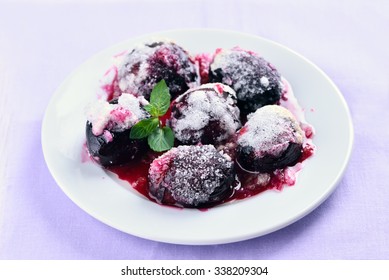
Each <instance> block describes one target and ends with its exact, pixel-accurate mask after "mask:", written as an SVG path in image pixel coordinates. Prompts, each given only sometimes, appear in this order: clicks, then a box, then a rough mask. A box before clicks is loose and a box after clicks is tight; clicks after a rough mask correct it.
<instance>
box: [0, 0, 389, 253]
mask: <svg viewBox="0 0 389 280" xmlns="http://www.w3.org/2000/svg"><path fill="white" fill-rule="evenodd" d="M388 14H389V2H387V1H384V0H382V1H380V0H373V1H361V0H358V1H351V0H347V1H335V0H329V1H320V2H319V1H308V0H296V1H293V2H290V1H254V0H253V1H248V0H240V1H232V0H223V1H222V0H215V1H205V0H204V1H195V0H192V1H191V0H188V1H178V0H169V1H157V0H147V1H141V0H133V1H115V2H109V1H99V2H97V3H92V1H64V2H61V3H56V4H54V3H50V2H48V1H47V2H46V1H37V2H32V1H31V2H27V1H25V2H18V1H16V2H4V1H1V2H0V96H1V100H0V109H1V117H0V118H1V121H0V124H1V129H2V133H1V137H0V152H1V157H0V168H1V169H0V176H1V177H0V183H1V185H0V211H1V212H0V259H388V258H389V237H388V236H389V235H388V233H389V208H388V205H389V188H388V182H389V142H388V139H389V129H388V128H387V127H388V124H387V122H388V120H389V110H388V107H389V75H388V69H389V52H388V50H387V45H386V44H388V43H389V39H388V36H387V30H388V28H389V17H388ZM177 28H219V29H227V30H234V31H241V32H244V33H250V34H254V35H258V36H262V37H265V38H268V39H271V40H274V41H276V42H279V43H281V44H283V45H285V46H288V47H289V48H291V49H293V50H295V51H297V52H299V53H301V54H302V55H304V56H305V57H307V58H308V59H310V60H311V61H313V62H314V63H315V64H317V65H318V66H319V67H320V68H321V69H323V70H324V71H325V72H326V73H327V74H328V75H329V76H330V78H331V79H332V80H333V81H334V82H335V84H336V85H337V86H338V87H339V89H340V90H341V92H342V94H343V95H344V97H345V99H346V101H347V103H348V105H349V107H350V111H351V114H352V118H353V123H354V130H355V142H354V148H353V154H352V157H351V160H350V164H349V166H348V168H347V171H346V173H345V175H344V178H343V179H342V180H341V182H340V184H339V186H338V188H337V189H336V191H335V192H334V193H333V194H332V195H331V196H330V197H329V198H328V199H327V200H326V201H325V202H324V203H323V204H322V205H320V206H319V207H318V208H317V209H316V210H314V211H313V212H312V213H310V214H309V215H307V216H306V217H304V218H302V219H301V220H299V221H297V222H295V223H293V224H292V225H290V226H288V227H286V228H283V229H281V230H278V231H276V232H274V233H271V234H268V235H265V236H262V237H258V238H255V239H252V240H247V241H243V242H237V243H232V244H226V245H214V246H183V245H172V244H164V243H159V242H154V241H149V240H145V239H142V238H138V237H134V236H131V235H128V234H125V233H122V232H120V231H118V230H116V229H113V228H111V227H109V226H107V225H105V224H103V223H101V222H99V221H97V220H95V219H94V218H92V217H91V216H89V215H88V214H87V213H85V212H84V211H82V210H81V209H80V208H78V207H77V206H76V205H75V204H74V203H73V202H72V201H71V200H70V199H69V198H68V197H67V196H66V195H65V194H64V193H63V192H62V191H61V189H60V188H59V187H58V186H57V184H56V182H55V181H54V179H53V177H52V176H51V174H50V172H49V170H48V168H47V166H46V163H45V161H44V158H43V154H42V148H41V136H40V134H41V122H42V119H43V116H44V112H45V109H46V107H47V105H48V102H49V100H50V98H51V96H52V95H53V93H54V92H55V90H56V88H57V87H58V86H59V84H60V83H61V82H62V81H63V80H64V79H65V78H66V77H67V76H68V75H69V74H70V73H71V71H72V70H74V69H76V68H77V67H78V66H79V65H80V64H81V63H82V62H84V61H85V60H86V59H88V58H89V57H91V56H92V55H94V54H95V53H97V52H99V51H101V50H103V49H105V48H107V47H109V46H111V45H113V44H115V43H117V42H120V41H123V40H126V39H128V38H131V37H135V36H138V35H143V34H146V33H150V32H158V31H162V30H169V29H177ZM313 94H314V93H313ZM333 137H336V135H334V136H333ZM323 168H325V166H323Z"/></svg>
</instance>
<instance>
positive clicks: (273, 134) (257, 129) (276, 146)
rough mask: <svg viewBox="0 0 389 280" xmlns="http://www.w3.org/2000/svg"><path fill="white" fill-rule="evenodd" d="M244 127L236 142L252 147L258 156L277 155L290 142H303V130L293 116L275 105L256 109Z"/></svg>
mask: <svg viewBox="0 0 389 280" xmlns="http://www.w3.org/2000/svg"><path fill="white" fill-rule="evenodd" d="M245 129H246V130H245V132H244V133H242V134H241V135H240V136H239V137H238V144H239V145H240V146H243V147H244V146H250V147H253V148H254V150H255V152H256V155H257V156H258V157H263V156H265V155H273V156H278V155H280V154H281V153H282V152H284V151H285V150H286V149H287V148H288V146H289V144H290V143H296V144H302V143H303V132H302V130H301V128H300V127H299V124H298V122H297V121H296V119H295V118H294V116H293V115H292V114H291V113H290V112H289V111H288V110H287V109H285V108H283V107H281V106H277V105H268V106H264V107H262V108H260V109H258V110H257V111H256V112H255V113H254V114H252V115H251V116H250V119H249V120H248V122H247V123H246V125H245Z"/></svg>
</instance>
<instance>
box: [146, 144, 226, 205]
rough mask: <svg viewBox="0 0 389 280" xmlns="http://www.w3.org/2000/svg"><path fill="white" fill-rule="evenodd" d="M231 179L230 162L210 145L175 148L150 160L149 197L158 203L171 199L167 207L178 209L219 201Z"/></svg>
mask: <svg viewBox="0 0 389 280" xmlns="http://www.w3.org/2000/svg"><path fill="white" fill-rule="evenodd" d="M233 178H234V172H233V162H232V161H229V160H228V159H226V158H225V157H224V156H223V155H222V154H220V153H219V152H217V151H216V149H215V147H214V146H212V145H204V146H178V147H177V148H173V149H171V150H170V151H169V152H167V153H165V154H164V155H162V156H160V157H159V158H157V159H156V160H154V161H153V163H152V164H151V166H150V170H149V180H150V192H151V194H152V195H154V196H156V198H157V199H158V200H159V201H161V202H162V203H164V202H166V201H163V200H164V198H166V197H170V196H171V197H172V198H173V201H170V203H174V204H176V205H181V206H199V205H201V204H206V203H211V202H216V201H219V200H221V199H223V198H224V197H225V193H226V192H227V194H228V193H229V190H231V183H232V181H233ZM228 182H229V183H228ZM220 188H221V191H220V190H218V189H220ZM219 191H220V193H219ZM167 193H168V195H167ZM214 193H218V197H214V196H213V194H214ZM223 193H224V195H223Z"/></svg>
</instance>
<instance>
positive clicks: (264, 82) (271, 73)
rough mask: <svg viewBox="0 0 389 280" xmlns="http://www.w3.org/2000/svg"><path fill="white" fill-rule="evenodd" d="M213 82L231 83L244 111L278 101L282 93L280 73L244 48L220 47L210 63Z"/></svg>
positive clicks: (253, 109)
mask: <svg viewBox="0 0 389 280" xmlns="http://www.w3.org/2000/svg"><path fill="white" fill-rule="evenodd" d="M210 81H211V82H221V83H224V84H226V85H229V86H231V87H232V88H233V89H234V90H235V91H236V94H237V98H238V100H239V101H241V102H238V105H239V107H240V109H241V111H247V112H254V111H255V110H256V109H258V108H260V107H262V106H264V105H268V104H275V103H276V102H277V101H278V100H279V98H280V95H281V90H282V82H281V80H280V74H279V73H278V72H277V70H276V69H275V68H274V66H272V65H271V64H270V63H268V62H267V61H266V60H265V59H264V58H263V57H261V56H259V55H258V54H256V53H254V52H251V51H246V50H243V49H241V48H238V47H236V48H233V49H231V50H218V51H217V52H216V54H215V56H214V59H213V62H212V63H211V65H210Z"/></svg>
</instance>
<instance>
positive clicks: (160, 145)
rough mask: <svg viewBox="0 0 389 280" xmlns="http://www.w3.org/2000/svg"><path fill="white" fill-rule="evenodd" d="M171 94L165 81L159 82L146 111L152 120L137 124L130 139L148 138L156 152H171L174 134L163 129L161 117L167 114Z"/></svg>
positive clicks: (167, 129)
mask: <svg viewBox="0 0 389 280" xmlns="http://www.w3.org/2000/svg"><path fill="white" fill-rule="evenodd" d="M170 98H171V96H170V93H169V88H168V86H167V85H166V82H165V80H161V81H160V82H158V83H157V84H156V85H155V87H154V88H153V90H152V91H151V94H150V103H149V104H148V105H146V106H144V109H145V110H146V111H147V112H149V113H150V115H151V118H148V119H144V120H141V121H140V122H138V123H137V124H135V125H134V126H133V127H132V129H131V132H130V139H142V138H146V137H147V143H148V144H149V146H150V148H151V149H152V150H154V151H156V152H163V151H167V150H170V149H171V148H172V147H173V145H174V133H173V131H172V130H171V128H170V127H167V126H165V127H163V126H162V123H161V121H160V120H159V117H162V116H163V115H165V114H166V112H167V110H168V109H169V106H170Z"/></svg>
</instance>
